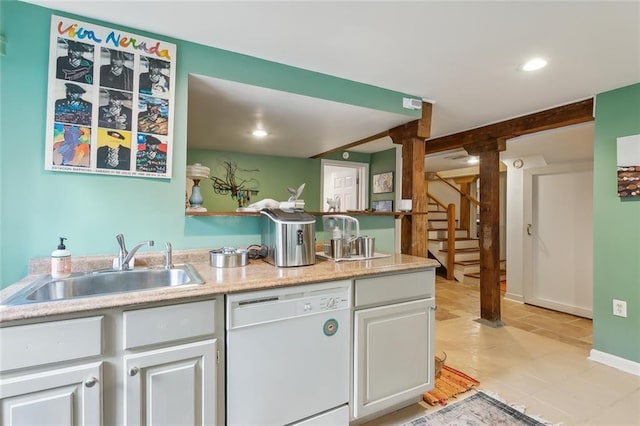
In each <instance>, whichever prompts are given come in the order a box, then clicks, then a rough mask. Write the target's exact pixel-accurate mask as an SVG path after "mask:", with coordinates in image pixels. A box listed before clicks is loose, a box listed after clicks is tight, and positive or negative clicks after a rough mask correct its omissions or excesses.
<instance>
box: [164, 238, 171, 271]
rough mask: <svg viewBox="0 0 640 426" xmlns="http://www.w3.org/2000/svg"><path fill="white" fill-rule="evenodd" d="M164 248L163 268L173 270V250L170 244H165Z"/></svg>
mask: <svg viewBox="0 0 640 426" xmlns="http://www.w3.org/2000/svg"><path fill="white" fill-rule="evenodd" d="M164 247H165V250H164V267H165V268H166V269H171V268H173V263H172V262H173V248H172V247H171V243H170V242H166V243H165V245H164Z"/></svg>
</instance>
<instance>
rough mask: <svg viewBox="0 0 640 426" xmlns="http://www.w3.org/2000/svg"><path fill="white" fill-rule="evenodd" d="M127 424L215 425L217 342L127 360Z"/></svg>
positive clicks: (152, 353) (210, 341)
mask: <svg viewBox="0 0 640 426" xmlns="http://www.w3.org/2000/svg"><path fill="white" fill-rule="evenodd" d="M124 366H125V382H126V386H125V396H124V398H125V407H126V408H125V411H126V414H125V415H126V424H127V425H149V426H157V425H194V426H195V425H214V424H215V421H216V401H217V399H216V380H217V378H216V371H217V368H216V339H211V340H206V341H203V342H196V343H189V344H186V345H181V346H173V347H169V348H164V349H158V350H154V351H148V352H142V353H139V354H132V355H127V356H125V357H124Z"/></svg>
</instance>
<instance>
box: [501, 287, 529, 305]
mask: <svg viewBox="0 0 640 426" xmlns="http://www.w3.org/2000/svg"><path fill="white" fill-rule="evenodd" d="M504 298H505V299H508V300H513V301H514V302H520V303H524V297H522V295H521V294H516V293H509V291H508V290H507V292H506V293H505V294H504Z"/></svg>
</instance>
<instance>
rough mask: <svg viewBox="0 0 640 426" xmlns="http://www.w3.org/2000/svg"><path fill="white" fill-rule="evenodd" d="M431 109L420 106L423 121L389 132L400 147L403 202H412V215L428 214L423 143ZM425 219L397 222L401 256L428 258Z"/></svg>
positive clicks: (408, 217)
mask: <svg viewBox="0 0 640 426" xmlns="http://www.w3.org/2000/svg"><path fill="white" fill-rule="evenodd" d="M432 109H433V105H432V104H430V103H427V102H422V117H421V118H420V119H419V120H416V121H412V122H410V123H407V124H404V125H402V126H398V127H394V128H393V129H389V132H388V133H389V137H390V138H391V140H392V141H393V143H396V144H401V145H402V198H403V199H407V198H410V199H411V200H412V210H413V211H414V212H420V213H425V212H426V211H427V188H426V183H425V169H424V156H425V145H424V139H425V138H428V137H429V136H430V135H431V112H432ZM427 238H428V235H427V216H426V215H425V214H415V215H406V216H403V217H402V218H401V219H400V251H401V252H402V253H404V254H412V255H414V256H422V257H427V247H428V246H427Z"/></svg>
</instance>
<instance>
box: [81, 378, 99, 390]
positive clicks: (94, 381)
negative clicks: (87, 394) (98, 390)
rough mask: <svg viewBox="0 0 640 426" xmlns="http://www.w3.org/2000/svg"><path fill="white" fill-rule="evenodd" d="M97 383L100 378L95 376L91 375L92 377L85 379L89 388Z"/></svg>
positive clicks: (85, 383)
mask: <svg viewBox="0 0 640 426" xmlns="http://www.w3.org/2000/svg"><path fill="white" fill-rule="evenodd" d="M96 383H98V379H96V378H95V377H91V378H90V379H87V380H85V381H84V385H85V386H86V387H88V388H92V387H94V386H95V385H96Z"/></svg>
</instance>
